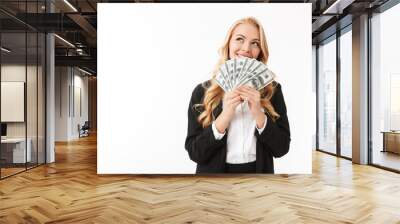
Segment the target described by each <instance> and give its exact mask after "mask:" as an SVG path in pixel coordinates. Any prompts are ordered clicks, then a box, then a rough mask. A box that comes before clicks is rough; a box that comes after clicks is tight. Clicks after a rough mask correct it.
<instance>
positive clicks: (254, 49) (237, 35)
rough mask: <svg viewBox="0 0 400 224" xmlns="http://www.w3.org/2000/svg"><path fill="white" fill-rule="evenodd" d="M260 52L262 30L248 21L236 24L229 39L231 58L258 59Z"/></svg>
mask: <svg viewBox="0 0 400 224" xmlns="http://www.w3.org/2000/svg"><path fill="white" fill-rule="evenodd" d="M260 52H261V48H260V32H259V30H258V28H257V27H256V26H254V25H252V24H248V23H243V24H239V25H238V26H236V28H235V29H234V30H233V32H232V37H231V39H230V41H229V59H233V58H239V57H248V58H255V59H257V58H258V55H259V54H260Z"/></svg>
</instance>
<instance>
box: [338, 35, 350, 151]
mask: <svg viewBox="0 0 400 224" xmlns="http://www.w3.org/2000/svg"><path fill="white" fill-rule="evenodd" d="M351 41H352V35H351V30H350V31H349V32H347V33H345V34H343V35H342V36H341V37H340V122H341V124H340V127H341V133H340V135H341V137H340V140H341V142H340V144H341V146H340V147H341V148H340V149H341V155H343V156H346V157H349V158H351V156H352V155H351V154H352V150H351V141H352V126H351V124H352V110H351V108H352V88H351V87H352V67H351V63H352V50H351V48H352V45H351Z"/></svg>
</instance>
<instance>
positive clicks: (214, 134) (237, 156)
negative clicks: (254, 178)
mask: <svg viewBox="0 0 400 224" xmlns="http://www.w3.org/2000/svg"><path fill="white" fill-rule="evenodd" d="M220 56H221V57H220V60H219V61H218V63H217V65H216V68H218V67H219V66H220V65H221V64H223V63H225V61H227V60H230V59H233V58H238V57H249V58H255V59H257V60H259V61H261V62H263V63H265V64H266V63H267V61H268V45H267V41H266V37H265V33H264V30H263V27H262V26H261V24H260V23H259V22H258V21H257V20H256V19H255V18H252V17H249V18H243V19H240V20H238V21H236V22H235V23H234V24H233V25H232V27H231V28H230V29H229V31H228V34H227V36H226V38H225V42H224V44H223V46H222V47H221V48H220ZM216 71H217V69H215V71H214V73H213V76H212V79H211V80H208V81H206V82H204V83H201V84H199V85H197V86H196V88H195V89H194V91H193V93H192V97H191V100H190V104H189V110H188V133H187V137H186V141H185V148H186V150H187V151H188V153H189V157H190V159H191V160H192V161H194V162H196V163H197V169H196V173H274V163H273V157H282V156H283V155H285V154H286V153H287V152H288V151H289V145H290V129H289V121H288V118H287V115H286V105H285V101H284V98H283V94H282V90H281V85H280V84H278V83H277V82H273V83H271V84H269V85H267V86H266V87H264V88H263V89H261V90H260V91H257V90H255V89H253V88H251V87H249V86H242V87H239V88H236V89H235V90H233V91H231V92H226V93H225V92H224V91H223V89H222V88H221V87H219V86H218V84H217V83H216V82H215V80H214V79H215V76H216Z"/></svg>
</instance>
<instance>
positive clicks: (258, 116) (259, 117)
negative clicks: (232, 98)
mask: <svg viewBox="0 0 400 224" xmlns="http://www.w3.org/2000/svg"><path fill="white" fill-rule="evenodd" d="M236 90H237V92H238V93H239V95H240V97H241V98H242V99H243V100H244V101H246V100H247V101H248V102H249V109H250V113H251V115H252V116H253V118H254V120H255V121H256V123H257V128H261V127H262V126H263V125H264V123H265V114H264V112H263V110H262V107H261V102H260V100H261V96H260V92H258V91H257V90H256V89H254V88H252V87H250V86H246V85H244V86H240V87H238V88H237V89H236Z"/></svg>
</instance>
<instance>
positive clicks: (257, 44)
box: [252, 42, 260, 47]
mask: <svg viewBox="0 0 400 224" xmlns="http://www.w3.org/2000/svg"><path fill="white" fill-rule="evenodd" d="M252 45H253V46H256V47H258V46H260V44H259V43H258V42H253V43H252Z"/></svg>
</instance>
